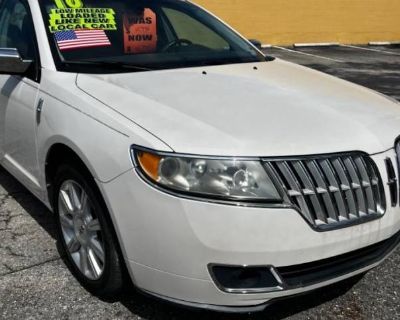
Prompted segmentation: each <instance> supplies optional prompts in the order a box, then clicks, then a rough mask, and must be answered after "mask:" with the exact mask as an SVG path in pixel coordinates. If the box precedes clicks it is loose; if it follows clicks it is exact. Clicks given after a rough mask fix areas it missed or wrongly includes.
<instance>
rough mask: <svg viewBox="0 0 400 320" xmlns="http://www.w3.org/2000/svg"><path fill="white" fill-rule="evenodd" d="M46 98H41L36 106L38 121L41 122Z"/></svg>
mask: <svg viewBox="0 0 400 320" xmlns="http://www.w3.org/2000/svg"><path fill="white" fill-rule="evenodd" d="M43 103H44V100H43V99H42V98H40V99H39V101H38V104H37V106H36V123H37V124H40V120H41V116H42V110H43Z"/></svg>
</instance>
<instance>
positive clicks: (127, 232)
mask: <svg viewBox="0 0 400 320" xmlns="http://www.w3.org/2000/svg"><path fill="white" fill-rule="evenodd" d="M394 156H395V155H394V151H393V150H391V151H388V152H386V153H384V154H379V155H375V156H373V157H372V158H373V159H374V161H375V162H376V164H377V165H378V168H379V171H380V173H381V175H382V179H383V181H387V176H386V173H385V172H386V171H385V165H384V159H385V158H386V157H391V158H392V159H393V160H395V159H394ZM101 188H102V191H103V195H105V199H106V202H107V204H108V207H109V210H110V212H111V215H112V218H113V221H114V224H115V227H116V230H117V233H118V236H119V239H120V243H121V246H122V249H123V252H124V254H125V259H126V262H127V265H128V269H129V271H130V274H131V277H132V279H133V282H134V283H135V285H136V286H137V287H138V288H140V289H142V290H143V291H145V292H147V293H150V294H152V295H155V296H158V297H161V298H163V299H166V300H170V301H174V302H177V303H180V304H183V305H188V306H195V307H205V308H206V309H212V310H220V311H229V309H230V310H232V311H235V310H237V311H238V310H242V311H241V312H249V311H257V310H260V308H261V309H262V308H264V307H265V304H267V303H268V302H269V301H273V300H274V299H280V298H283V297H286V296H292V295H297V294H301V293H303V292H307V291H310V290H314V289H317V288H320V287H323V286H326V285H329V284H332V283H334V282H338V281H341V280H344V279H346V278H349V277H352V276H354V275H357V274H360V273H363V272H365V271H367V270H369V269H371V268H373V267H375V266H376V265H378V264H379V263H380V262H382V261H383V260H384V259H385V258H386V257H387V255H388V254H390V252H392V251H393V250H394V247H395V246H396V245H397V243H398V240H395V241H392V242H393V243H394V245H393V246H388V248H389V249H385V250H382V251H381V254H378V255H376V257H375V258H374V259H372V260H370V261H367V263H365V264H361V265H359V266H357V267H356V268H355V269H348V270H344V272H341V273H337V274H335V273H334V270H333V269H332V274H333V275H334V276H331V277H328V278H321V279H320V280H318V281H315V282H310V283H307V284H300V285H298V286H291V287H286V288H284V290H280V291H274V292H264V293H252V294H230V293H227V292H223V291H222V290H220V289H219V288H218V286H217V285H216V284H215V282H214V281H213V279H212V277H211V275H210V273H209V270H208V265H209V264H210V263H212V264H221V265H256V266H257V265H258V266H259V265H271V266H274V267H276V268H278V269H279V268H282V267H290V266H298V265H306V264H308V263H311V262H320V261H323V260H324V259H330V258H332V257H338V256H341V255H344V254H347V253H349V252H354V251H357V250H360V249H362V248H365V247H368V246H372V245H374V244H377V243H380V242H382V241H385V240H387V241H389V240H388V239H397V238H396V237H397V236H396V234H397V233H398V232H399V230H400V209H399V208H398V207H391V206H390V203H388V205H387V211H386V213H385V215H384V216H383V217H382V218H380V219H378V220H374V221H371V222H368V223H365V224H360V225H356V226H353V227H349V228H344V229H339V230H333V231H329V232H317V231H315V230H313V229H312V228H311V227H310V226H309V225H308V224H307V223H306V222H305V221H304V219H303V218H302V217H301V215H300V214H299V213H298V212H297V211H295V210H293V209H289V208H255V207H242V206H229V205H221V204H215V203H206V202H200V201H193V200H187V199H181V198H177V197H174V196H171V195H168V194H165V193H163V192H160V191H159V190H156V189H154V188H152V187H151V186H149V185H148V184H146V183H145V182H144V181H142V180H141V178H140V177H139V176H138V175H137V174H136V172H135V171H134V170H132V171H130V172H127V173H125V174H123V175H121V176H120V177H118V178H117V179H115V180H113V181H111V182H109V183H106V184H102V185H101ZM385 189H386V190H385V191H386V194H389V191H388V190H387V189H388V187H387V186H385ZM333 260H335V259H333Z"/></svg>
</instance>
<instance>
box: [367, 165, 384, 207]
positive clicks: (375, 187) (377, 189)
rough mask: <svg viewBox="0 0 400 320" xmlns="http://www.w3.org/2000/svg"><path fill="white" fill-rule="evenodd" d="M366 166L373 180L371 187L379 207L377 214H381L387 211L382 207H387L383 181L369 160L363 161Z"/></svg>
mask: <svg viewBox="0 0 400 320" xmlns="http://www.w3.org/2000/svg"><path fill="white" fill-rule="evenodd" d="M363 161H364V163H365V166H366V167H367V168H368V169H367V171H368V174H369V176H370V180H371V186H372V192H373V194H374V198H375V199H376V206H377V212H378V213H381V212H383V211H385V207H382V205H383V204H384V205H386V204H385V203H384V202H385V199H384V194H382V192H383V191H382V190H383V186H381V184H382V181H381V180H380V178H379V175H378V173H377V172H376V169H375V168H374V166H373V165H372V163H371V162H370V161H368V160H367V159H363Z"/></svg>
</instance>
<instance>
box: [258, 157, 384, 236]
mask: <svg viewBox="0 0 400 320" xmlns="http://www.w3.org/2000/svg"><path fill="white" fill-rule="evenodd" d="M265 167H266V170H267V171H268V172H269V174H270V175H272V176H273V181H275V182H276V183H278V184H279V185H280V187H281V188H283V189H284V192H285V194H286V195H285V197H284V198H285V199H286V200H285V201H290V202H291V203H292V204H293V205H295V206H296V207H298V209H299V210H300V211H301V213H302V214H303V216H304V217H305V219H307V220H308V221H309V222H310V223H312V224H313V225H314V226H315V227H317V228H329V227H331V226H332V228H333V227H336V226H340V225H342V224H346V223H357V221H358V220H361V219H362V221H364V220H365V218H368V217H370V218H371V219H372V218H376V217H377V216H379V215H382V214H383V213H384V211H385V209H386V202H385V201H386V200H385V194H384V189H383V183H382V181H381V179H380V175H379V172H378V171H377V168H376V165H375V164H374V163H373V161H372V159H371V158H369V157H368V156H367V155H365V154H361V153H356V152H355V153H353V154H350V153H348V154H343V155H334V156H322V157H321V158H318V157H312V158H307V157H304V158H294V159H277V160H265Z"/></svg>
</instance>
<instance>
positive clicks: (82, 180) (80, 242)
mask: <svg viewBox="0 0 400 320" xmlns="http://www.w3.org/2000/svg"><path fill="white" fill-rule="evenodd" d="M81 172H82V171H81V170H79V171H78V170H76V169H75V168H74V167H72V166H69V165H63V166H61V167H60V168H59V170H58V171H57V174H56V178H55V190H56V192H54V202H53V203H54V209H55V213H56V218H57V225H58V234H59V240H60V243H61V250H62V251H63V252H62V254H63V255H64V256H65V257H66V260H67V264H68V266H69V268H70V270H71V271H72V273H73V274H74V275H75V277H76V278H77V279H78V280H79V281H80V283H81V284H82V285H83V286H85V287H86V288H87V289H88V290H89V291H91V292H92V293H94V294H97V295H101V296H110V295H114V294H116V293H119V292H120V291H121V289H122V286H123V264H122V259H121V255H120V254H119V250H118V249H119V247H118V243H117V240H116V237H115V234H114V232H113V229H112V227H111V221H110V219H109V216H108V212H107V209H106V207H105V204H104V201H103V200H102V198H101V195H100V193H99V191H98V189H97V187H96V186H95V182H94V179H93V178H92V177H90V176H89V175H88V174H82V173H81Z"/></svg>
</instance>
